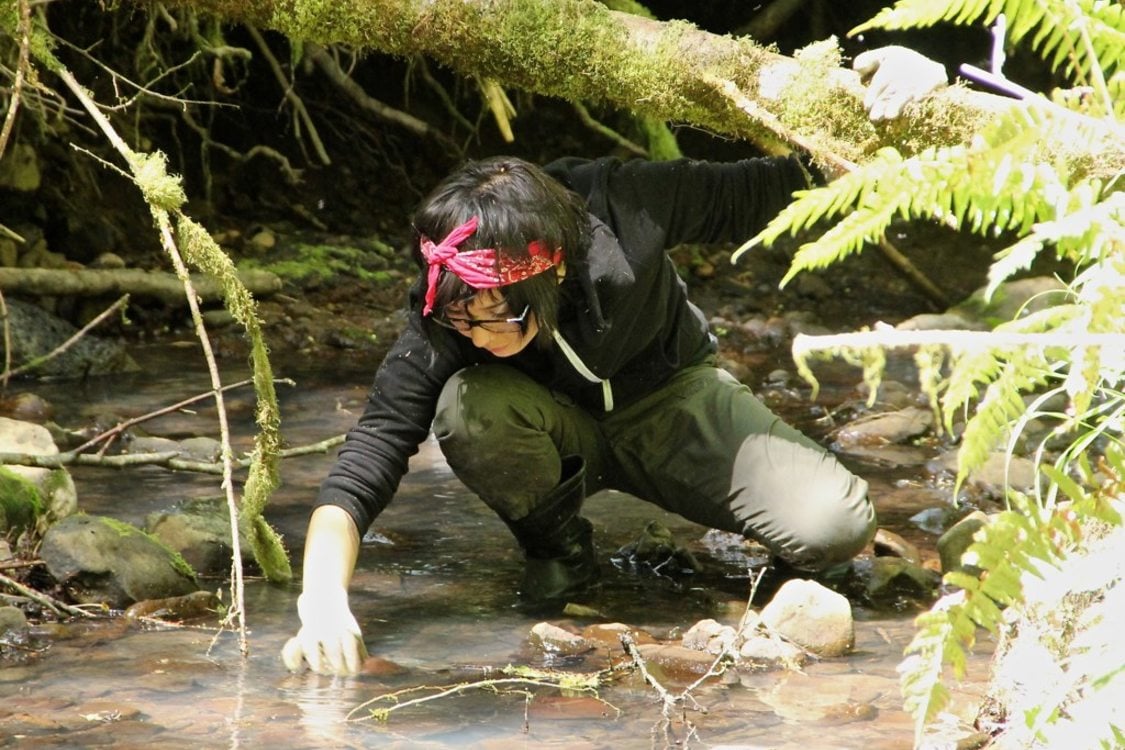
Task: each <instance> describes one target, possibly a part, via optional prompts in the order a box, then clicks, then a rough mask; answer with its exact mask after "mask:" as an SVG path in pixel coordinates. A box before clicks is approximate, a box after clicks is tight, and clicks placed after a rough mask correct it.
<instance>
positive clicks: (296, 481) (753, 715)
mask: <svg viewBox="0 0 1125 750" xmlns="http://www.w3.org/2000/svg"><path fill="white" fill-rule="evenodd" d="M194 351H195V350H194V349H192V348H185V349H182V350H178V349H172V350H169V349H167V348H161V349H154V350H152V351H149V352H140V353H138V355H139V357H140V358H141V359H142V361H143V364H144V365H145V367H146V368H147V370H146V374H145V375H143V376H129V377H117V378H111V379H99V380H95V381H91V382H88V383H85V384H82V385H75V384H65V385H63V384H56V385H43V386H37V387H36V388H35V389H34V390H36V391H37V392H40V393H41V394H42V395H44V396H45V397H47V398H49V399H50V400H51V401H52V402H53V403H55V404H56V406H57V407H58V409H59V412H60V414H62V415H67V416H66V417H61V416H60V418H59V419H60V421H63V422H66V423H68V424H75V423H78V422H81V421H82V419H83V418H84V417H85V416H87V415H90V414H94V413H99V412H113V413H116V414H120V415H125V416H134V415H138V414H142V413H145V412H147V411H149V410H151V409H153V408H155V406H156V405H158V404H161V405H162V404H168V403H172V402H174V401H175V400H178V399H180V398H184V397H187V396H191V395H194V394H196V393H198V392H201V391H204V390H207V388H208V381H207V377H206V374H205V372H204V370H203V366H202V365H201V364H199V360H198V357H197V356H196V354H195V353H194ZM224 368H225V370H226V371H225V373H224V376H225V378H226V379H227V381H228V382H233V381H235V380H237V379H240V378H241V377H242V374H241V373H235V372H232V371H231V370H230V365H229V364H226V365H224ZM277 375H278V376H279V377H292V378H293V379H295V380H296V381H297V382H298V387H296V388H289V387H286V386H280V391H279V396H280V398H281V400H282V415H283V416H282V431H283V434H284V436H285V439H286V442H287V443H288V444H289V445H300V444H306V443H311V442H315V441H318V440H322V439H324V438H326V437H329V436H331V435H335V434H338V433H341V432H343V431H344V430H345V429H346V428H347V427H348V426H349V425H350V424H351V422H352V421H353V420H354V418H355V415H356V414H357V413H358V411H359V410H360V409H361V408H362V403H363V398H364V394H365V391H366V388H367V385H368V379H369V377H370V371H369V370H368V369H363V370H356V369H353V368H352V367H351V366H350V365H348V364H346V363H340V362H335V363H319V364H318V365H316V366H313V365H309V364H307V363H306V364H304V365H300V366H297V365H294V366H289V367H284V366H278V367H277ZM829 387H830V388H831V386H830V384H829ZM831 397H832V392H831V390H829V391H828V392H827V394H826V398H831ZM800 408H802V409H806V411H805V412H803V413H801V414H795V415H790V416H791V417H792V418H794V419H796V420H797V421H800V420H801V419H802V417H803V418H804V419H806V420H810V421H811V420H812V418H813V417H814V416H815V409H814V408H813V405H812V404H810V403H808V402H805V403H804V405H803V406H802V407H800ZM228 409H229V411H230V413H231V419H232V422H233V424H234V428H235V432H236V440H237V442H238V445H239V446H242V447H245V446H246V445H248V444H249V435H250V434H251V430H252V423H251V420H252V406H251V401H250V394H249V393H248V392H240V393H235V394H231V395H229V396H228ZM216 424H217V423H216V421H215V419H214V409H213V407H204V408H200V409H198V410H197V411H196V412H195V413H193V414H178V415H174V416H170V417H164V418H161V419H160V420H157V421H155V422H152V423H149V424H148V425H146V427H147V428H148V429H149V430H151V431H152V432H153V433H155V434H161V435H168V436H184V435H188V434H215V433H216V432H217V428H216V427H215V425H216ZM331 460H332V459H331V456H329V455H317V456H308V457H302V458H296V459H291V460H288V461H286V462H285V463H284V464H283V466H282V479H283V486H282V488H281V489H280V490H279V491H278V493H277V494H276V496H275V499H274V501H273V504H272V505H271V508H270V511H269V514H268V515H269V518H270V521H271V522H272V523H273V524H274V525H275V527H277V528H278V529H279V530H280V531H281V532H282V533H283V534H284V537H285V540H286V543H287V545H288V547H289V549H290V553H291V556H292V558H293V560H294V563H295V565H296V564H299V560H300V551H301V550H300V547H301V543H302V538H303V534H304V524H305V521H306V518H307V513H308V503H309V501H310V500H311V498H312V497H313V496H314V494H315V491H316V487H317V484H318V482H319V481H320V478H321V477H322V476H323V475H324V473H325V471H326V470H327V468H328V466H329V465H330V463H331ZM855 468H856V469H857V470H858V471H860V472H861V473H862V474H863V475H864V476H866V477H867V478H868V479H869V480H870V481H871V482H872V488H873V489H872V496H873V497H874V498H875V500H876V503H877V505H878V508H879V511H880V516H881V523H882V525H883V526H885V527H887V528H890V529H893V530H896V531H898V532H899V533H902V534H903V535H904V536H907V537H908V538H910V539H911V540H912V541H914V542H915V543H918V544H920V545H921V546H923V547H924V549H925V551H927V552H928V553H929V554H931V555H932V549H933V542H934V538H933V537H932V536H931V535H930V534H928V533H926V532H923V531H920V530H919V529H917V528H915V527H914V526H913V525H912V524H910V523H909V521H908V520H907V519H908V518H909V517H910V516H911V515H913V514H914V513H916V512H917V511H919V510H922V509H924V508H928V507H934V506H938V505H941V504H942V503H943V492H942V491H941V490H940V489H936V488H934V487H932V486H931V484H930V482H929V481H928V479H927V478H926V477H924V476H922V475H921V473H920V470H918V469H917V468H912V467H903V468H897V469H887V468H878V467H875V466H867V465H857V466H855ZM411 469H412V470H411V473H410V474H409V475H408V476H407V478H406V479H405V480H404V482H403V485H402V489H401V491H400V493H399V495H398V497H397V498H396V500H395V502H394V503H392V505H391V506H390V508H389V509H388V510H387V511H386V512H385V513H384V514H383V515H382V516H380V518H379V519H378V520H377V522H376V524H375V527H374V528H373V531H374V532H377V534H371V535H369V537H368V540H365V544H364V550H363V552H362V554H361V556H360V561H359V565H358V569H357V572H356V576H355V582H354V585H353V593H352V595H351V603H352V608H353V611H354V613H355V615H356V617H357V619H358V620H359V622H360V624H361V626H362V627H363V628H364V635H365V640H366V642H367V645H368V648H369V650H370V651H371V653H372V654H373V655H377V656H379V657H381V658H383V659H386V660H389V661H390V662H393V663H395V664H397V665H400V666H401V668H402V669H401V670H399V671H398V672H397V673H394V674H386V675H383V676H376V675H364V676H361V677H358V678H351V679H344V678H331V677H322V676H318V675H312V674H296V675H295V674H290V673H289V672H287V671H286V670H285V668H284V667H283V666H282V664H281V662H280V659H279V658H278V652H279V650H280V648H281V645H282V644H283V643H284V641H285V640H286V639H287V638H288V637H290V636H291V635H293V633H294V632H295V631H296V629H297V625H298V623H297V618H296V598H297V595H298V594H299V587H298V586H297V585H296V584H294V585H289V586H277V585H270V584H267V583H264V582H262V581H255V580H252V581H250V582H249V583H248V585H247V591H246V607H247V617H248V623H249V628H250V635H249V641H250V654H249V657H248V658H245V659H244V658H242V657H241V655H240V653H239V648H238V643H237V638H236V637H235V636H234V635H233V634H231V633H229V632H226V633H220V634H216V632H215V631H214V630H213V629H207V628H175V627H161V626H152V625H140V624H136V623H128V622H126V621H124V620H123V619H120V618H116V619H104V620H95V621H84V622H73V623H66V624H61V625H59V624H52V625H44V626H42V627H39V628H38V629H37V632H36V638H35V639H34V640H33V643H32V647H33V648H36V649H41V650H40V651H39V653H37V654H35V655H33V656H30V657H29V658H28V659H26V660H25V661H24V662H23V663H20V664H18V665H15V666H7V667H4V668H0V745H2V746H4V747H8V746H19V747H75V748H78V747H82V748H85V747H111V748H134V747H152V746H160V747H163V748H166V747H173V748H174V747H229V748H262V747H270V746H273V747H277V748H327V747H332V748H335V747H411V748H415V747H421V748H446V747H480V748H514V747H565V748H634V747H635V748H645V747H666V746H672V745H674V744H679V745H686V746H689V747H710V748H714V747H731V748H734V747H738V748H776V749H779V750H780V749H789V748H794V749H795V748H800V750H810V749H812V748H863V749H864V750H875V749H877V748H888V749H889V748H908V747H910V746H911V744H912V733H913V727H912V723H911V720H910V718H909V717H908V716H907V715H906V714H905V713H904V712H903V711H902V710H901V705H900V704H901V701H900V698H899V689H898V677H897V674H896V671H895V669H896V667H897V665H898V663H899V661H900V660H901V654H902V649H903V648H904V646H905V645H906V644H907V643H908V642H909V640H910V638H911V635H912V632H913V629H912V619H913V616H914V614H915V612H914V611H913V610H911V609H910V608H898V609H895V608H891V609H890V610H875V609H872V608H870V607H865V606H863V605H861V604H859V603H857V604H856V618H857V623H856V638H857V647H856V650H855V652H854V653H853V654H851V655H849V656H848V657H845V658H840V659H830V660H824V661H820V662H815V663H812V664H809V665H808V666H807V667H805V669H804V670H803V672H783V671H757V672H752V671H745V672H741V673H735V672H731V673H729V674H728V675H726V676H725V677H723V678H721V679H718V680H713V681H711V682H708V683H707V684H705V685H702V686H700V687H699V688H697V689H696V690H694V691H693V693H692V695H693V697H694V698H695V700H696V701H698V704H699V706H698V708H699V709H702V710H695V708H694V707H693V708H692V709H690V710H684V711H682V712H677V713H674V714H673V715H672V718H673V721H672V722H671V723H670V724H668V723H666V722H664V721H662V714H661V708H660V702H659V700H658V697H657V693H656V692H655V690H654V689H653V688H652V687H650V686H648V685H646V684H645V683H644V682H643V680H642V679H641V678H640V676H639V675H637V674H635V673H631V674H625V675H623V676H622V677H620V678H619V679H618V680H616V681H614V682H613V683H612V684H610V685H608V686H606V687H604V688H603V689H602V690H601V691H600V693H599V695H598V699H599V700H595V699H593V698H591V697H588V696H585V697H584V696H574V695H563V694H560V693H559V691H556V690H553V689H535V692H534V696H533V697H532V698H531V699H530V700H528V696H527V695H525V694H523V693H518V692H512V693H504V694H496V693H494V692H491V691H485V690H474V691H469V692H466V693H462V694H459V695H457V696H455V697H448V698H443V699H440V700H436V701H432V702H429V703H425V704H422V705H419V706H417V707H413V708H408V709H405V710H402V711H399V712H396V713H393V714H392V715H391V716H390V719H389V721H387V722H385V723H379V722H376V721H374V720H371V719H370V718H366V714H364V713H363V712H360V713H359V714H357V715H356V716H353V717H352V720H348V716H349V713H350V712H351V711H352V710H353V709H354V708H355V707H357V706H358V705H360V704H362V703H364V702H366V701H368V700H370V699H372V698H374V697H376V696H378V695H381V694H385V693H389V692H392V691H396V690H402V689H405V688H410V687H415V686H422V685H428V686H448V685H454V684H458V683H463V682H473V681H478V680H482V679H486V678H488V677H495V676H497V675H496V672H495V670H496V669H499V668H503V667H504V666H506V665H508V664H517V663H522V664H532V665H534V666H539V667H547V668H553V669H559V670H572V671H593V670H596V669H599V668H601V667H603V666H605V665H604V663H603V662H600V661H594V660H590V661H583V660H582V659H581V658H577V657H572V658H570V659H558V658H555V659H551V658H549V657H545V656H543V655H542V654H538V653H536V652H534V651H533V650H531V649H530V648H529V647H528V643H527V642H528V634H529V631H530V629H531V627H532V626H533V625H534V624H536V623H537V622H538V621H539V618H536V617H533V616H530V615H528V614H525V613H523V612H521V611H520V610H519V609H518V608H517V607H516V606H515V605H516V599H515V597H514V594H513V591H514V588H515V583H516V581H517V579H518V576H519V573H520V568H521V563H520V557H519V554H518V550H517V548H516V546H515V543H514V541H513V540H512V538H511V537H510V535H509V534H508V532H507V530H506V528H505V527H504V526H503V524H502V523H501V522H500V521H499V520H498V519H496V517H495V516H493V515H492V513H491V512H490V511H489V510H488V509H487V508H486V507H485V506H484V505H483V504H482V503H480V501H479V500H477V499H476V498H475V497H473V496H472V495H471V494H470V493H468V492H467V491H466V490H465V489H464V488H463V487H462V486H461V485H460V484H459V483H458V482H457V480H456V479H455V478H454V477H453V475H452V474H451V473H450V471H449V469H448V467H447V466H446V465H445V464H444V462H443V461H442V458H441V455H440V452H438V451H437V450H436V448H435V446H434V445H433V444H432V443H427V444H426V445H425V446H423V450H422V451H421V452H420V453H419V455H418V456H416V457H415V459H414V460H413V462H412V464H411ZM74 475H75V479H76V482H77V484H78V488H79V497H80V499H79V503H80V506H81V508H82V509H83V510H85V511H87V512H90V513H100V514H106V515H112V516H115V517H118V518H122V519H124V520H128V521H132V522H137V523H140V522H143V519H144V516H145V514H146V513H148V512H150V511H152V510H155V509H159V508H164V507H167V506H168V505H169V504H171V503H173V502H175V501H176V500H180V499H183V498H185V497H193V496H199V495H210V494H217V493H218V492H219V489H218V480H217V479H216V478H214V477H210V476H204V475H196V474H186V473H175V472H170V471H167V470H165V469H161V468H146V469H141V470H134V471H129V472H119V471H114V470H107V469H93V468H83V469H76V470H75V471H74ZM587 510H588V515H589V517H590V518H591V520H592V521H593V522H594V524H595V529H596V540H597V543H598V545H599V549H600V556H601V557H602V558H603V561H604V562H605V564H604V566H603V567H604V571H605V575H606V578H605V584H604V590H603V592H602V594H601V595H600V597H599V599H598V600H597V602H596V606H597V607H598V609H599V610H600V611H601V613H602V614H603V615H604V616H605V619H606V620H608V621H618V622H624V623H628V624H629V625H631V626H633V627H635V628H641V629H644V630H647V631H649V632H651V633H653V634H654V635H656V636H658V637H666V636H672V635H674V634H675V633H677V632H681V631H683V630H685V629H687V628H688V627H690V626H691V625H692V624H693V623H695V622H696V621H698V620H700V619H703V618H708V617H711V618H715V619H717V620H720V621H721V622H724V623H728V624H734V623H735V622H736V621H737V619H738V616H739V614H740V612H741V609H742V607H743V606H744V605H743V603H744V602H745V598H746V594H747V591H748V583H749V576H748V572H747V569H746V564H745V560H743V559H740V557H739V555H738V554H733V553H729V551H724V550H723V549H717V548H714V547H709V546H707V545H704V544H703V543H702V541H701V540H702V539H703V535H704V532H705V530H704V529H703V528H701V527H698V526H695V525H693V524H690V523H688V522H686V521H683V520H682V519H679V518H677V517H675V516H671V515H669V514H666V513H664V512H662V511H659V510H658V509H656V508H654V507H653V506H650V505H648V504H646V503H643V502H641V501H639V500H637V499H635V498H631V497H628V496H625V495H621V494H617V493H603V494H599V495H596V496H594V497H593V498H591V499H590V501H589V502H588V505H587ZM650 520H659V521H661V522H662V523H664V524H665V525H666V526H668V527H669V528H670V529H671V530H672V531H673V533H674V534H675V536H676V538H677V539H678V540H680V541H681V542H682V543H684V544H686V545H687V546H689V547H690V548H691V549H692V550H693V551H694V552H695V553H696V554H697V555H698V556H699V557H700V558H701V559H703V561H704V562H705V563H706V565H707V570H706V571H705V572H704V573H702V574H700V575H697V576H695V577H692V578H691V579H689V580H687V581H682V580H681V581H678V582H677V581H672V580H670V579H660V578H645V577H638V576H637V575H635V574H631V573H625V572H621V571H618V570H616V569H615V568H614V567H613V566H612V565H611V564H610V563H609V556H610V554H611V553H612V552H613V551H615V550H616V549H617V548H619V547H620V546H621V545H623V544H626V543H628V542H629V541H631V540H633V539H634V538H635V537H636V535H637V534H638V533H639V532H640V530H641V529H642V528H643V527H644V525H645V523H647V522H648V521H650ZM205 583H206V585H207V586H208V587H210V588H215V589H219V588H225V582H224V581H218V580H215V581H207V582H205ZM224 594H225V592H224ZM552 621H553V622H558V623H567V622H568V621H567V620H566V618H556V619H554V620H552ZM569 622H570V624H573V625H575V626H582V625H585V624H587V621H578V620H571V621H569ZM986 668H987V665H986V656H985V655H983V654H980V655H977V656H974V657H973V658H972V660H971V662H970V665H969V674H970V678H969V681H968V682H967V683H966V685H964V686H963V687H960V688H957V689H956V690H955V691H954V702H953V706H952V709H951V714H950V718H949V719H948V720H947V721H946V725H947V726H946V731H945V732H944V736H947V737H955V736H958V735H959V734H965V733H967V731H968V724H967V721H968V720H970V719H971V717H972V714H973V711H974V701H975V700H977V699H978V698H979V694H980V692H981V682H980V681H981V680H982V679H983V677H984V673H985V671H986ZM657 679H659V680H661V681H662V684H663V685H664V686H665V687H666V688H667V689H668V690H669V691H671V692H673V693H674V692H677V691H679V690H682V689H683V688H684V687H685V686H686V684H687V683H686V681H685V680H686V678H678V679H677V678H676V677H675V676H669V675H661V674H660V673H657ZM412 697H413V696H412ZM935 746H940V745H935Z"/></svg>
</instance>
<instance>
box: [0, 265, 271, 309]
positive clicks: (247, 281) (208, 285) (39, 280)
mask: <svg viewBox="0 0 1125 750" xmlns="http://www.w3.org/2000/svg"><path fill="white" fill-rule="evenodd" d="M238 278H239V279H240V280H241V281H242V283H243V284H244V285H245V286H246V288H247V290H248V291H249V292H250V293H251V294H252V295H254V296H255V297H268V296H269V295H271V294H275V293H277V292H279V291H281V279H280V278H278V277H277V275H275V274H273V273H270V272H269V271H262V270H250V269H248V270H245V271H240V272H239V274H238ZM192 286H193V287H194V288H195V291H196V293H197V294H198V295H199V297H200V298H201V299H203V300H204V301H210V300H219V299H221V298H222V294H223V290H222V286H221V285H220V283H219V282H218V281H216V280H215V279H213V278H211V277H210V276H205V275H202V274H196V275H193V276H192ZM0 290H2V291H4V292H11V293H16V294H25V295H34V296H49V297H99V296H103V295H105V296H108V295H113V294H129V295H130V296H132V297H134V298H137V297H140V298H150V299H158V300H160V301H161V302H164V303H165V304H167V305H182V304H186V302H185V297H184V285H183V283H182V282H181V281H180V280H179V279H178V278H177V277H176V275H175V274H173V273H167V272H164V271H145V270H141V269H135V268H115V269H88V268H82V269H73V270H71V269H48V268H0Z"/></svg>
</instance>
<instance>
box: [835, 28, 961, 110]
mask: <svg viewBox="0 0 1125 750" xmlns="http://www.w3.org/2000/svg"><path fill="white" fill-rule="evenodd" d="M852 68H853V69H854V70H855V71H856V72H858V73H859V76H860V79H861V80H863V81H864V82H866V84H867V92H866V93H865V94H864V97H863V106H864V108H865V109H866V110H867V114H868V116H869V117H870V118H871V119H872V120H876V121H877V120H892V119H894V118H896V117H898V116H899V115H901V114H902V110H903V108H905V107H906V105H907V104H909V103H910V102H917V101H921V100H922V99H925V98H926V97H927V96H929V95H930V94H932V93H933V92H934V91H935V90H937V89H939V88H941V87H942V86H944V85H946V84H947V83H948V82H949V79H948V77H947V76H946V74H945V66H944V65H942V64H941V63H937V62H934V61H933V60H931V59H930V58H928V57H926V56H925V55H922V54H921V53H918V52H915V51H914V50H912V49H908V48H906V47H898V46H889V47H879V48H878V49H873V50H868V51H866V52H862V53H860V54H859V55H857V56H856V58H855V60H854V61H853V62H852Z"/></svg>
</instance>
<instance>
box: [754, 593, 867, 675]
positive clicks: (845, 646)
mask: <svg viewBox="0 0 1125 750" xmlns="http://www.w3.org/2000/svg"><path fill="white" fill-rule="evenodd" d="M761 614H762V623H763V624H764V625H765V626H766V627H768V628H770V629H771V630H773V631H774V632H776V633H779V634H780V635H782V636H784V637H785V638H788V639H789V640H791V641H793V642H794V643H796V644H797V645H799V646H801V647H802V648H805V649H807V650H809V651H811V652H812V653H814V654H817V655H818V656H840V655H841V654H845V653H847V652H848V651H850V650H851V649H852V647H853V646H854V645H855V623H854V622H853V620H852V607H851V604H850V603H849V602H848V600H847V598H846V597H844V596H843V595H841V594H838V593H836V592H835V591H832V590H831V589H828V588H826V587H825V586H822V585H821V584H819V583H816V582H815V581H808V580H805V579H801V578H795V579H793V580H790V581H786V582H785V584H783V585H782V587H781V588H780V589H778V591H777V593H776V594H774V597H773V599H771V600H770V602H769V604H767V605H766V606H765V607H763V608H762V612H761Z"/></svg>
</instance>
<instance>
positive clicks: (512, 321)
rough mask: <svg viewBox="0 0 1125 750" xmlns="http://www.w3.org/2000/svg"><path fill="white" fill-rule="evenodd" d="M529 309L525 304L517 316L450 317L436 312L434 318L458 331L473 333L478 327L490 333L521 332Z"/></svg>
mask: <svg viewBox="0 0 1125 750" xmlns="http://www.w3.org/2000/svg"><path fill="white" fill-rule="evenodd" d="M529 310H531V305H524V308H523V312H521V313H520V314H519V317H516V318H479V319H474V318H450V317H448V316H447V315H445V313H434V318H433V320H434V322H435V323H437V324H438V325H439V326H442V327H443V328H449V329H451V330H454V331H457V332H458V333H471V332H472V330H473V329H474V328H477V327H480V328H483V329H484V330H486V331H489V332H490V333H519V332H522V331H523V323H524V321H525V320H527V313H528V311H529Z"/></svg>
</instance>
